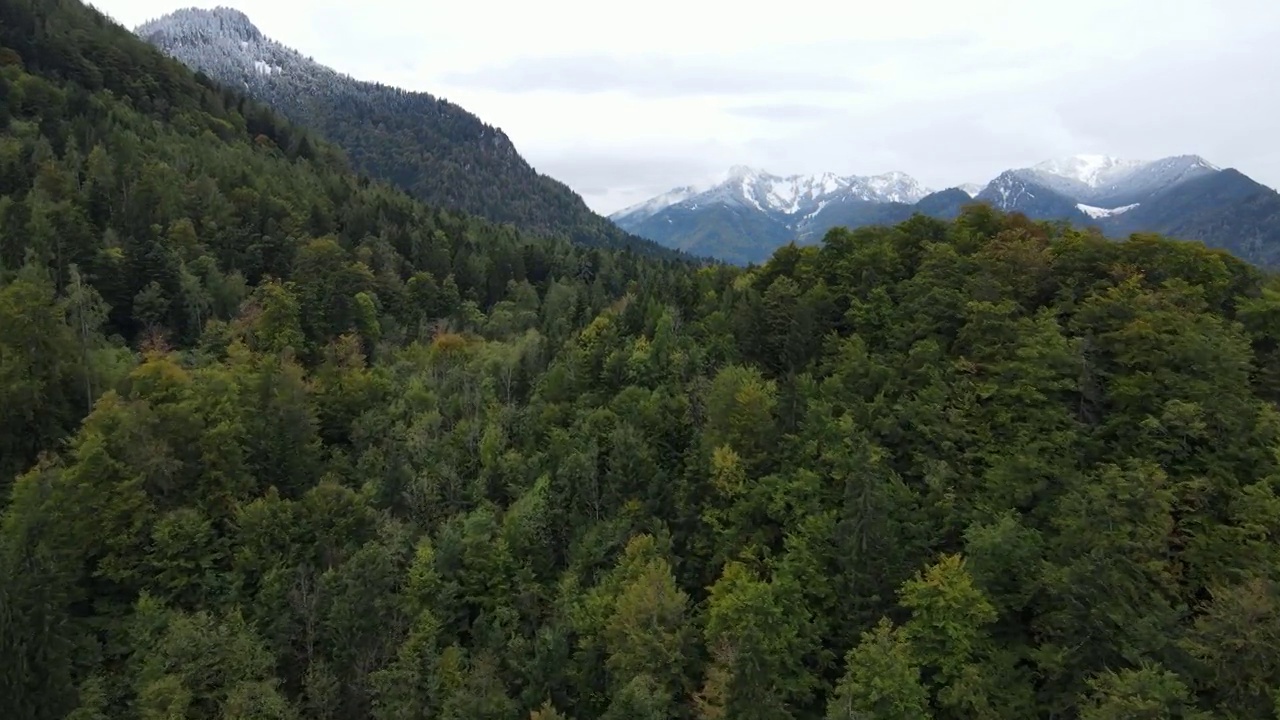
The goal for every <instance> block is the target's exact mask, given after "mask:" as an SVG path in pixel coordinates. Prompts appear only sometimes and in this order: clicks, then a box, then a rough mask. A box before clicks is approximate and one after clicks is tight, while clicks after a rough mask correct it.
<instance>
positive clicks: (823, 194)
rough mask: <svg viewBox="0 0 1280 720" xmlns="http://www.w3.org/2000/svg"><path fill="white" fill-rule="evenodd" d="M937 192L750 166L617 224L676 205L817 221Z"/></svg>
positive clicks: (647, 204) (641, 208)
mask: <svg viewBox="0 0 1280 720" xmlns="http://www.w3.org/2000/svg"><path fill="white" fill-rule="evenodd" d="M930 192H931V191H930V190H928V189H927V188H924V187H921V185H920V183H918V182H916V180H915V179H914V178H912V177H911V176H910V175H907V174H906V173H902V172H888V173H884V174H881V175H870V176H859V175H848V176H843V175H837V174H836V173H832V172H825V173H819V174H816V175H787V176H782V175H775V174H773V173H770V172H768V171H766V170H762V169H759V168H753V167H749V166H746V165H734V166H733V167H731V168H729V170H728V172H726V173H724V174H722V175H721V176H720V181H719V182H718V183H716V184H715V185H714V186H712V187H711V188H709V189H706V190H703V191H698V190H696V189H695V188H694V187H691V186H686V187H680V188H675V189H673V190H669V191H667V192H665V193H663V194H661V195H658V196H657V197H654V198H651V199H649V200H646V201H644V202H642V203H638V204H636V205H632V206H631V207H628V208H626V209H624V210H620V211H618V212H616V213H614V214H613V215H612V216H611V217H612V218H613V219H615V220H618V219H622V218H630V219H632V220H640V219H643V218H646V217H651V216H653V215H656V214H657V213H659V212H662V211H663V210H665V209H667V208H669V207H673V206H676V205H684V206H686V207H691V208H692V207H694V206H700V205H708V204H713V203H721V204H726V205H734V206H744V207H747V208H751V209H754V210H757V211H760V212H763V213H767V214H770V215H779V216H783V217H780V218H779V219H782V220H784V221H785V218H786V217H811V216H813V215H814V214H816V213H818V212H820V211H821V210H822V208H824V207H826V206H827V205H829V204H831V203H838V202H849V201H861V202H872V203H888V202H898V203H915V202H917V201H919V200H920V199H921V198H923V197H925V196H926V195H928V194H929V193H930Z"/></svg>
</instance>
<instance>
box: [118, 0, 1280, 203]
mask: <svg viewBox="0 0 1280 720" xmlns="http://www.w3.org/2000/svg"><path fill="white" fill-rule="evenodd" d="M94 4H95V5H96V6H98V7H99V8H101V9H103V10H104V11H105V12H107V13H109V14H110V15H112V16H113V17H115V18H116V19H117V20H119V21H120V22H122V23H124V24H125V25H127V26H129V27H133V26H135V25H137V24H138V23H140V22H142V21H144V20H149V19H152V18H154V17H158V16H160V15H163V14H165V13H167V12H170V11H172V10H174V9H176V8H178V7H185V6H190V5H192V4H195V5H197V6H201V7H212V6H214V5H229V6H232V7H237V8H239V9H240V10H243V11H244V12H245V13H246V14H248V15H249V17H250V18H251V19H252V20H253V21H254V23H255V24H256V25H257V26H258V28H259V29H261V30H262V31H263V32H264V33H265V34H267V35H269V36H271V37H273V38H274V39H276V40H279V41H281V42H282V43H284V44H286V45H289V46H292V47H294V48H296V49H298V50H300V51H301V52H303V53H304V54H307V55H311V56H312V57H314V58H315V59H316V60H318V61H320V62H322V63H324V64H326V65H329V66H332V67H334V68H336V69H338V70H340V71H342V72H346V73H349V74H351V75H354V76H356V77H358V78H360V79H365V80H378V81H381V82H384V83H388V84H392V85H398V86H401V87H405V88H409V89H413V90H423V91H427V92H431V93H433V94H436V95H439V96H443V97H445V98H448V99H449V100H451V101H453V102H456V103H458V104H459V105H462V106H463V107H465V108H467V109H468V110H470V111H472V112H474V113H475V114H477V115H479V116H480V117H481V118H482V119H483V120H485V121H486V122H488V123H490V124H493V125H496V126H498V127H500V128H502V129H503V130H504V131H506V133H507V134H508V135H509V136H510V137H511V139H512V140H513V141H514V142H515V144H516V147H517V148H518V149H519V150H520V152H521V153H522V154H523V155H524V157H525V158H526V159H528V160H529V162H530V163H532V164H533V165H534V166H535V167H536V168H537V169H538V170H540V171H542V172H545V173H548V174H550V175H552V176H554V177H556V178H558V179H560V180H562V181H564V182H566V183H568V184H569V185H570V186H571V187H573V188H574V189H575V190H577V191H578V192H580V193H582V195H583V196H584V197H585V198H586V199H587V202H588V203H590V204H591V205H592V207H594V208H595V209H597V210H599V211H602V212H611V211H613V210H616V209H618V208H620V207H623V206H625V205H628V204H630V203H632V202H635V201H639V200H643V199H645V198H648V197H650V196H652V195H655V194H657V193H659V192H662V191H664V190H667V189H670V188H672V187H675V186H678V185H686V184H697V183H700V182H706V181H708V180H711V179H713V178H715V176H717V175H718V174H721V173H723V172H724V171H725V170H727V168H728V167H729V166H730V165H736V164H744V165H751V166H753V167H761V168H764V169H766V170H769V171H771V172H774V173H778V174H791V173H812V172H823V171H833V172H837V173H840V174H859V175H867V174H875V173H881V172H886V171H890V170H901V171H904V172H907V173H909V174H911V175H913V176H915V177H916V178H917V179H919V180H920V181H921V182H922V183H924V184H925V185H927V186H930V187H933V188H935V189H936V188H943V187H948V186H952V185H957V184H960V183H965V182H978V183H985V182H986V181H988V180H990V179H991V178H992V177H994V176H995V175H996V174H998V173H999V172H1000V171H1002V170H1004V169H1008V168H1011V167H1025V166H1027V165H1031V164H1034V163H1036V162H1038V161H1040V160H1043V159H1046V158H1050V157H1056V156H1062V155H1071V154H1075V153H1104V154H1109V155H1117V156H1121V157H1127V158H1139V159H1145V158H1151V159H1153V158H1158V157H1163V156H1167V155H1175V154H1185V153H1195V154H1200V155H1203V156H1205V157H1206V158H1207V159H1208V160H1209V161H1211V162H1214V163H1216V164H1218V165H1221V166H1224V167H1236V168H1238V169H1240V170H1241V171H1242V172H1244V173H1246V174H1248V175H1250V176H1252V177H1253V178H1254V179H1256V180H1258V181H1259V182H1262V183H1264V184H1267V185H1270V186H1271V187H1277V186H1280V94H1278V93H1277V91H1276V79H1277V78H1280V0H1069V1H1061V0H964V1H963V2H954V1H952V0H875V1H874V2H866V1H865V0H839V1H838V2H829V1H827V0H811V1H810V2H807V3H803V4H802V3H791V2H782V1H780V0H766V1H764V2H761V3H760V4H759V5H756V6H754V7H753V5H752V3H750V2H729V1H728V0H645V1H644V2H640V3H626V4H622V3H613V2H607V1H606V2H601V0H537V1H536V2H528V1H527V0H521V1H518V2H517V1H511V0H474V1H471V2H467V1H459V0H449V1H448V2H438V1H437V0H426V1H425V2H424V1H423V0H361V1H360V2H351V0H341V1H339V0H306V1H302V0H269V1H268V0H215V1H214V2H204V1H203V0H194V2H193V0H94ZM755 8H759V9H755Z"/></svg>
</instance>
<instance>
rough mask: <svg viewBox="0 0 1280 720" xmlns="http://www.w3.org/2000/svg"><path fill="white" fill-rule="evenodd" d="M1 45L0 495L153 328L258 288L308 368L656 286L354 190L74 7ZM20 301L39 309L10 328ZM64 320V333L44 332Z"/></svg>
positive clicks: (13, 23) (233, 308)
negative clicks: (551, 296)
mask: <svg viewBox="0 0 1280 720" xmlns="http://www.w3.org/2000/svg"><path fill="white" fill-rule="evenodd" d="M0 43H2V46H0V120H2V121H3V123H4V125H5V132H4V134H3V135H0V274H2V275H3V278H4V281H5V282H11V281H13V284H12V285H10V286H9V287H8V288H6V292H8V293H12V296H11V302H10V303H8V304H5V303H0V312H5V313H6V315H5V318H6V322H5V323H4V326H5V327H6V328H7V329H11V330H7V331H6V333H5V334H6V337H5V338H4V339H3V340H0V342H2V343H4V344H5V346H7V347H9V348H11V349H12V350H13V353H12V354H9V355H6V362H7V363H12V368H13V369H12V370H11V372H12V373H14V374H13V375H8V376H6V377H10V378H11V380H12V384H11V385H10V386H9V387H8V388H7V391H8V393H7V394H6V397H5V402H3V403H0V405H3V407H4V409H3V410H0V413H4V414H5V415H6V417H7V418H8V420H7V421H6V422H10V423H13V425H12V426H11V432H10V434H9V437H8V438H6V442H10V443H12V445H0V447H2V448H4V452H3V453H0V487H6V486H7V485H8V482H9V479H10V478H11V477H12V475H13V473H14V472H16V471H18V470H19V469H21V468H22V467H25V465H26V464H27V463H28V462H30V461H32V460H34V459H35V454H36V452H37V451H38V450H40V449H53V444H52V441H53V440H55V439H56V438H57V437H59V436H60V435H61V434H62V433H64V432H65V431H67V430H68V429H70V428H72V427H74V425H75V423H76V422H78V419H79V418H80V417H81V416H83V414H84V413H85V412H86V408H87V407H88V403H89V402H90V401H91V400H92V399H93V398H94V397H96V395H97V394H98V393H100V392H101V390H102V389H103V387H102V386H103V384H104V383H105V382H106V380H105V377H99V376H100V375H102V373H107V374H108V375H109V374H110V373H111V372H114V370H108V369H104V368H107V367H110V366H112V364H113V363H115V362H118V361H122V357H123V356H121V354H120V353H121V351H124V349H125V348H127V347H129V346H132V347H137V346H138V345H139V343H140V342H141V341H142V340H143V339H144V338H146V337H147V336H149V335H151V334H153V333H156V332H158V333H159V335H161V336H162V337H163V341H164V342H166V343H168V344H169V345H172V346H176V347H190V346H192V345H193V344H196V343H198V342H201V341H202V338H207V337H208V336H207V335H206V334H205V331H207V330H209V329H210V328H211V327H213V328H219V327H224V326H226V325H227V324H228V323H229V322H231V321H233V320H234V319H235V318H236V317H237V316H238V314H239V313H240V312H241V310H242V308H243V307H244V306H245V303H246V302H248V303H250V304H251V305H252V304H257V303H261V302H265V301H266V298H264V297H263V296H262V293H264V292H267V288H269V287H274V285H273V283H277V284H279V283H283V285H282V286H285V287H289V288H291V289H292V292H294V294H295V296H296V297H295V300H296V301H297V302H301V303H304V304H305V305H306V311H307V314H306V316H305V317H304V319H303V326H302V328H303V330H304V337H303V338H302V342H301V343H295V344H294V348H295V350H296V351H297V352H298V353H299V355H300V357H302V358H303V359H306V360H307V361H308V362H310V361H313V360H314V359H315V358H317V357H318V356H319V353H320V352H321V349H322V348H323V345H324V344H325V343H326V342H327V341H328V340H329V339H331V338H333V337H336V336H337V335H339V334H341V333H343V332H346V331H359V332H361V333H363V334H364V337H365V342H366V344H367V347H368V348H369V349H372V347H373V345H374V344H375V343H376V342H377V341H379V340H386V341H387V342H390V343H401V342H404V341H405V340H406V338H414V337H425V336H429V335H430V334H431V333H433V332H435V331H436V330H435V329H436V328H438V327H442V328H445V329H457V330H461V329H477V328H480V327H482V326H483V325H484V324H485V323H486V322H487V321H488V318H487V316H486V314H487V313H490V312H492V311H493V310H494V309H495V308H497V307H501V306H500V303H501V302H502V301H504V300H511V301H514V300H515V299H517V298H519V299H520V300H521V301H522V302H524V301H527V297H526V296H527V295H528V294H529V293H533V295H534V296H535V299H536V300H537V301H538V302H541V299H542V298H543V297H545V296H546V295H547V294H548V293H552V290H553V288H556V287H559V286H560V285H564V286H565V287H566V291H567V292H569V293H570V297H571V299H570V300H568V301H567V302H568V303H569V306H568V309H567V310H566V311H565V312H567V313H568V316H567V317H568V319H567V320H565V322H568V323H570V325H576V324H578V323H581V322H585V319H583V320H580V319H579V318H586V319H589V318H590V316H591V315H593V314H594V311H595V310H598V309H600V308H602V307H604V306H605V305H606V304H607V303H608V302H611V301H612V299H613V298H615V297H617V296H618V295H619V294H620V293H621V292H623V290H624V289H625V288H626V286H627V284H628V283H633V282H643V283H644V284H645V285H648V286H652V287H654V288H661V287H664V283H665V282H666V281H665V280H664V279H663V278H661V277H654V275H655V273H661V272H665V271H664V270H663V267H664V265H663V264H662V263H661V262H658V261H642V260H640V259H639V258H637V257H636V256H634V255H633V254H631V253H630V252H629V251H608V250H600V249H577V248H575V247H573V246H571V245H569V244H568V243H567V242H565V241H547V240H543V239H539V238H532V237H529V236H525V235H523V234H522V233H520V232H519V231H516V230H514V229H513V228H511V227H496V226H493V225H489V224H486V223H484V222H481V221H477V220H474V219H469V218H466V217H462V216H458V215H455V214H451V213H447V212H444V211H439V210H431V209H428V208H425V207H423V206H421V205H419V204H417V203H416V202H414V201H412V200H411V199H409V198H408V197H407V196H406V195H404V194H403V193H401V192H399V191H394V190H392V189H390V188H389V187H386V186H383V185H380V184H374V183H370V182H368V181H367V180H363V179H359V178H356V177H355V176H353V175H351V174H350V173H349V172H348V171H347V170H346V168H345V166H344V164H343V162H342V160H341V158H340V156H339V154H338V152H337V151H336V150H334V149H333V148H331V147H330V146H328V145H326V144H324V143H323V142H320V141H317V140H316V139H315V138H314V136H312V135H310V134H309V132H307V131H305V130H302V129H299V128H297V127H296V126H292V125H290V124H288V123H287V122H285V121H283V120H281V119H280V118H278V117H277V116H275V115H273V114H272V113H271V112H270V111H269V110H267V109H266V108H264V107H262V106H258V105H255V104H253V103H252V102H249V101H246V100H244V99H243V98H241V97H239V96H237V95H235V94H233V93H231V92H229V91H227V90H224V89H221V88H218V87H217V86H215V85H212V84H211V83H210V82H209V81H208V80H207V79H202V78H199V77H195V76H193V75H192V74H191V72H190V71H189V70H187V69H186V68H184V67H183V66H181V65H180V64H178V63H176V62H174V61H171V60H167V59H165V58H164V57H163V56H162V55H161V54H160V53H158V52H156V51H155V50H153V49H151V48H149V47H148V46H146V45H145V44H144V43H142V42H140V41H138V40H136V39H135V38H133V37H132V36H131V35H129V34H128V33H127V32H126V31H124V30H123V29H122V28H119V27H117V26H115V25H114V24H112V23H111V22H110V21H108V20H106V19H105V18H103V17H102V16H101V15H100V14H98V13H96V12H95V11H92V10H90V9H87V8H85V7H84V6H81V5H79V4H78V3H71V2H67V3H53V2H34V3H32V2H27V0H6V1H5V2H3V3H0ZM19 280H20V282H17V281H19ZM40 298H44V300H38V299H40ZM33 305H43V306H45V307H46V308H47V316H45V317H42V318H39V319H33V318H24V317H23V313H25V312H27V311H28V309H29V308H30V307H31V306H33ZM60 318H61V319H62V320H65V321H66V322H69V323H70V324H71V325H72V326H73V327H72V329H71V330H70V335H67V336H65V337H64V336H63V335H64V334H61V333H54V332H49V331H50V328H51V326H52V325H55V324H56V323H57V322H60V320H59V319H60ZM211 323H212V324H211ZM560 332H562V333H563V331H560ZM68 343H70V344H69V345H68ZM73 379H74V381H73ZM19 381H21V382H19Z"/></svg>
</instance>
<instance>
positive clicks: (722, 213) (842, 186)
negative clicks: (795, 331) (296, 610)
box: [610, 165, 930, 262]
mask: <svg viewBox="0 0 1280 720" xmlns="http://www.w3.org/2000/svg"><path fill="white" fill-rule="evenodd" d="M929 194H930V192H929V190H927V189H926V188H924V187H921V185H920V183H918V182H916V181H915V180H914V179H913V178H912V177H910V176H909V175H906V174H905V173H900V172H891V173H885V174H883V175H873V176H858V175H847V176H841V175H836V174H834V173H823V174H821V175H789V176H780V175H774V174H772V173H769V172H766V171H764V170H758V169H755V168H750V167H746V166H741V165H740V166H736V167H732V168H730V169H729V172H728V173H727V175H726V177H725V178H724V179H723V180H721V181H720V182H718V183H716V184H714V185H712V186H711V187H709V188H705V189H702V188H696V187H681V188H676V189H674V190H671V191H669V192H666V193H663V194H662V195H659V196H657V197H655V198H652V199H650V200H646V201H645V202H643V203H639V204H637V205H634V206H632V207H629V208H626V209H624V210H621V211H619V212H617V213H614V214H613V215H612V216H610V219H611V220H613V221H614V222H615V223H617V224H618V225H619V226H620V227H622V228H623V229H625V230H627V231H629V232H633V233H635V234H637V235H640V236H642V237H647V238H649V239H651V240H655V241H657V242H659V243H662V244H663V245H667V246H668V247H673V248H679V249H681V250H684V251H686V252H689V253H693V254H696V255H707V256H711V257H716V258H719V259H722V260H728V261H732V262H755V261H759V260H763V259H765V258H767V257H768V256H769V255H770V254H772V252H773V249H774V248H776V247H778V246H779V245H784V244H786V243H787V242H789V241H791V240H794V239H799V240H801V241H804V240H808V239H810V238H814V239H816V237H820V236H821V233H823V232H825V231H826V230H827V229H829V228H831V227H834V226H835V225H836V224H840V223H836V222H828V220H829V219H831V218H845V217H862V216H863V215H865V214H867V213H868V212H869V213H870V214H872V215H875V216H876V217H881V216H888V215H893V216H895V217H896V213H894V212H892V211H888V212H885V206H903V207H910V206H912V205H914V204H915V203H916V202H918V201H920V200H921V199H923V198H925V197H927V196H928V195H929ZM907 216H908V217H909V216H910V213H907ZM744 232H745V233H747V234H745V235H744V234H742V233H744Z"/></svg>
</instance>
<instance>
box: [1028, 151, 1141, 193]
mask: <svg viewBox="0 0 1280 720" xmlns="http://www.w3.org/2000/svg"><path fill="white" fill-rule="evenodd" d="M1143 165H1146V163H1145V162H1144V161H1141V160H1121V159H1119V158H1114V157H1111V156H1109V155H1072V156H1070V157H1065V158H1057V159H1054V160H1046V161H1044V162H1042V163H1040V164H1038V165H1035V166H1033V167H1031V168H1030V169H1031V170H1033V171H1035V172H1038V173H1043V174H1046V175H1052V176H1054V177H1059V178H1063V179H1066V180H1074V181H1076V182H1079V183H1083V184H1084V185H1087V186H1089V187H1091V188H1096V187H1099V186H1101V185H1106V184H1109V183H1112V182H1115V181H1116V180H1119V179H1120V178H1122V177H1124V176H1125V175H1128V174H1130V173H1133V172H1135V171H1136V170H1138V169H1139V168H1141V167H1142V166H1143Z"/></svg>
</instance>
